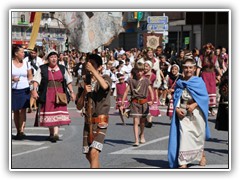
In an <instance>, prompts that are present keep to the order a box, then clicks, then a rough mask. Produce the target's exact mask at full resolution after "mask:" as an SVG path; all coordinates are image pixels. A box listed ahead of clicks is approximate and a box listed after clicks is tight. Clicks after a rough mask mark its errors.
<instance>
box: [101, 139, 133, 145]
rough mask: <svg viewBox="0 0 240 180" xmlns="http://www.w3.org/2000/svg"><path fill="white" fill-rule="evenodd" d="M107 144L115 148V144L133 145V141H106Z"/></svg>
mask: <svg viewBox="0 0 240 180" xmlns="http://www.w3.org/2000/svg"><path fill="white" fill-rule="evenodd" d="M104 143H105V144H109V145H111V146H113V144H132V143H133V142H132V141H126V140H118V139H105V140H104Z"/></svg>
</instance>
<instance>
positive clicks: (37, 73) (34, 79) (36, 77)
mask: <svg viewBox="0 0 240 180" xmlns="http://www.w3.org/2000/svg"><path fill="white" fill-rule="evenodd" d="M41 80H42V76H41V68H38V70H37V72H36V74H35V75H34V77H33V80H32V81H35V82H37V83H38V84H40V82H41Z"/></svg>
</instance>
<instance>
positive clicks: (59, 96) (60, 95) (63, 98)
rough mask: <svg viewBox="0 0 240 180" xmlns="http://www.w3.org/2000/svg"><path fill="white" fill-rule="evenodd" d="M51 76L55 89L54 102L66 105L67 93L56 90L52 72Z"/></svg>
mask: <svg viewBox="0 0 240 180" xmlns="http://www.w3.org/2000/svg"><path fill="white" fill-rule="evenodd" d="M51 74H52V72H51ZM52 78H53V84H54V87H55V90H56V97H55V102H56V104H58V105H63V106H65V105H67V95H66V94H65V93H60V92H58V91H57V88H56V84H55V80H54V77H53V74H52Z"/></svg>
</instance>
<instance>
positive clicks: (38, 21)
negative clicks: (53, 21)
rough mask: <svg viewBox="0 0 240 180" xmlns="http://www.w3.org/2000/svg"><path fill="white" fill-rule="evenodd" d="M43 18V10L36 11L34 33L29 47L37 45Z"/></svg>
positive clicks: (32, 47)
mask: <svg viewBox="0 0 240 180" xmlns="http://www.w3.org/2000/svg"><path fill="white" fill-rule="evenodd" d="M41 18H42V12H36V13H35V15H34V21H33V28H32V33H31V37H30V42H29V46H28V49H34V47H35V43H36V40H37V36H38V31H39V27H40V21H41Z"/></svg>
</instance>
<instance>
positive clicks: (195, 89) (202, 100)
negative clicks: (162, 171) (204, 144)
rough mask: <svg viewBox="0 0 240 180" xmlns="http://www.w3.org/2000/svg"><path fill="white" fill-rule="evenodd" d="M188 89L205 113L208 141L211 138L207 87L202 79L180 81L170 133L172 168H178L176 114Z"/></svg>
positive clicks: (177, 123)
mask: <svg viewBox="0 0 240 180" xmlns="http://www.w3.org/2000/svg"><path fill="white" fill-rule="evenodd" d="M185 88H186V89H187V90H188V91H189V92H190V94H191V95H192V97H193V99H194V100H195V102H196V103H197V104H198V106H199V107H200V109H201V110H202V112H203V115H204V120H205V122H206V140H207V139H209V138H210V130H209V127H208V101H209V97H208V92H207V88H206V85H205V83H204V81H203V80H202V78H200V77H196V76H193V77H191V78H190V79H189V80H188V81H184V80H181V79H179V80H178V81H177V83H176V87H175V91H174V96H173V98H174V104H173V106H174V110H173V116H172V121H171V127H170V133H169V142H168V161H169V167H170V168H177V167H178V150H179V140H180V132H179V120H178V117H177V114H176V111H175V109H176V105H177V103H178V101H179V99H180V97H181V95H182V92H183V90H184V89H185Z"/></svg>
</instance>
